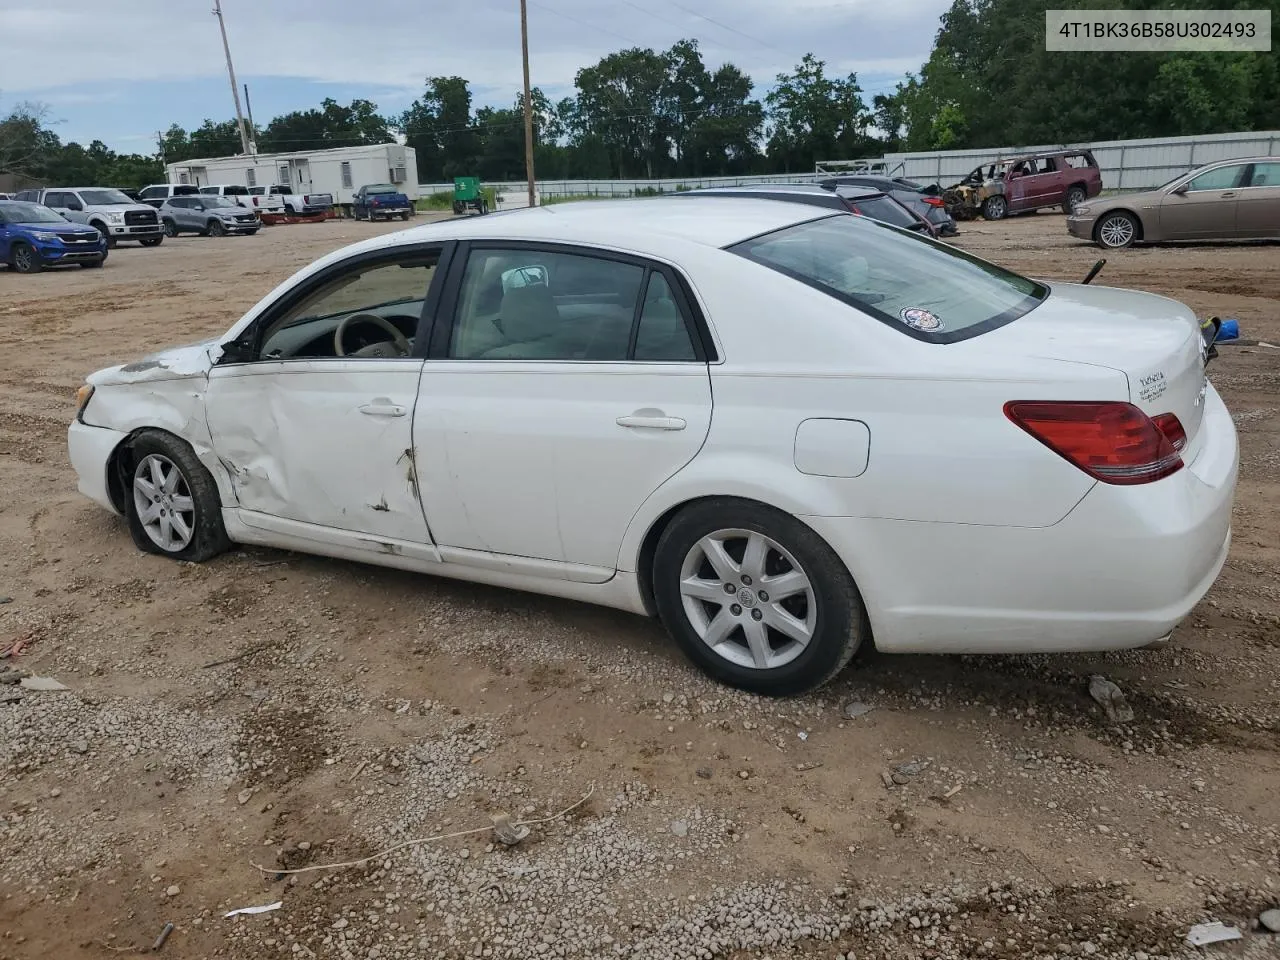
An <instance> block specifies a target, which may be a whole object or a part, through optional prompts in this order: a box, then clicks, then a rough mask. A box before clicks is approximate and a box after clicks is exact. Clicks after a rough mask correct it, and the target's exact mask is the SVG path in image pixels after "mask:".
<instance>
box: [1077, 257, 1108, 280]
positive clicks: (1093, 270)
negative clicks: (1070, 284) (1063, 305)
mask: <svg viewBox="0 0 1280 960" xmlns="http://www.w3.org/2000/svg"><path fill="white" fill-rule="evenodd" d="M1106 265H1107V261H1106V260H1099V261H1098V262H1097V263H1095V264H1094V265H1093V266H1092V267H1090V268H1089V272H1088V273H1086V274H1085V275H1084V279H1083V280H1082V281H1080V282H1081V283H1088V282H1089V281H1090V280H1092V279H1093V278H1094V277H1096V276H1097V275H1098V274H1099V273H1101V272H1102V268H1103V267H1105V266H1106Z"/></svg>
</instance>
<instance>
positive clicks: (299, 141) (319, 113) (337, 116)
mask: <svg viewBox="0 0 1280 960" xmlns="http://www.w3.org/2000/svg"><path fill="white" fill-rule="evenodd" d="M391 140H392V135H391V130H390V128H389V125H388V123H387V120H386V119H385V118H383V117H381V116H379V115H378V105H377V104H375V103H374V102H373V101H372V100H352V101H351V103H350V104H349V105H348V106H343V105H342V104H340V103H338V102H337V101H336V100H333V99H331V98H325V100H323V101H322V102H321V104H320V109H318V110H317V109H315V108H312V109H310V110H295V111H294V112H293V113H286V114H284V115H282V116H279V117H276V118H275V119H274V120H272V121H271V122H270V123H269V124H267V126H266V127H265V128H264V129H263V130H262V133H261V135H260V136H259V138H258V149H259V150H260V151H261V152H263V153H272V152H281V151H283V152H288V151H292V150H324V149H327V148H329V147H358V146H368V145H373V144H379V143H389V142H391Z"/></svg>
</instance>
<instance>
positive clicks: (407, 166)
mask: <svg viewBox="0 0 1280 960" xmlns="http://www.w3.org/2000/svg"><path fill="white" fill-rule="evenodd" d="M165 176H166V178H167V180H168V181H169V183H172V184H187V183H189V184H194V185H196V186H198V187H203V186H210V185H213V184H228V183H235V184H243V185H244V186H246V187H269V186H273V185H276V186H282V187H289V188H291V189H292V190H293V191H294V192H295V193H300V194H308V193H328V194H332V195H333V202H334V203H336V204H349V203H350V202H351V197H352V195H353V194H354V193H355V192H356V191H357V190H359V189H360V188H361V187H362V186H364V185H365V184H370V183H393V184H395V185H396V186H397V187H398V188H399V189H400V192H401V193H403V194H405V196H407V197H408V198H409V199H410V200H416V199H417V198H418V157H417V153H416V151H415V150H414V149H413V147H406V146H403V145H401V144H398V143H381V144H378V145H377V146H372V147H334V148H333V149H330V150H300V151H297V152H292V153H258V154H240V155H238V156H234V157H213V158H210V159H205V160H183V161H182V162H181V163H169V164H166V165H165Z"/></svg>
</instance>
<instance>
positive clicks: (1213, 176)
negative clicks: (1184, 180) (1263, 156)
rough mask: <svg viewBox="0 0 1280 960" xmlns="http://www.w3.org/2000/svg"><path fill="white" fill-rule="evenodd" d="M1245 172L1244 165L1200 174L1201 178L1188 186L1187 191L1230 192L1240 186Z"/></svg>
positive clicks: (1220, 168) (1197, 178) (1219, 168)
mask: <svg viewBox="0 0 1280 960" xmlns="http://www.w3.org/2000/svg"><path fill="white" fill-rule="evenodd" d="M1244 171H1245V165H1243V164H1236V165H1234V166H1229V167H1218V168H1217V169H1216V170H1209V171H1208V172H1206V173H1202V174H1200V176H1198V177H1196V178H1195V179H1194V180H1192V181H1191V182H1190V183H1189V184H1187V189H1188V190H1190V191H1197V190H1230V189H1231V188H1232V187H1238V186H1240V176H1241V175H1242V174H1243V173H1244Z"/></svg>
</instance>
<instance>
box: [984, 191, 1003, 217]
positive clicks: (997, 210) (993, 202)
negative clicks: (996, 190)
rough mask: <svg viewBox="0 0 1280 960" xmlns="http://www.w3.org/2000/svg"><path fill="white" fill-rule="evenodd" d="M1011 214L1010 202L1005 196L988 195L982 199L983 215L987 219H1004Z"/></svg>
mask: <svg viewBox="0 0 1280 960" xmlns="http://www.w3.org/2000/svg"><path fill="white" fill-rule="evenodd" d="M1008 214H1009V204H1008V203H1007V202H1006V201H1005V199H1004V197H1001V196H995V197H987V199H986V200H984V201H982V216H983V218H985V219H987V220H1003V219H1004V218H1005V217H1006V216H1008Z"/></svg>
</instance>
